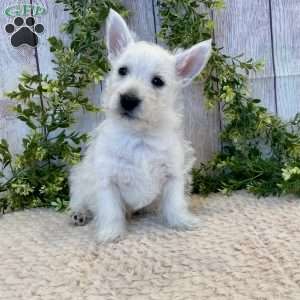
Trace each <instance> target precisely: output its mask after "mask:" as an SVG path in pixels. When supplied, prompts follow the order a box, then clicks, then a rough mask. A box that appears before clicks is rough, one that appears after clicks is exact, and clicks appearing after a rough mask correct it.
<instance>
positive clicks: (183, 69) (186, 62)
mask: <svg viewBox="0 0 300 300" xmlns="http://www.w3.org/2000/svg"><path fill="white" fill-rule="evenodd" d="M211 49H212V48H211V40H207V41H204V42H201V43H199V44H196V45H195V46H193V47H191V48H190V49H187V50H185V51H183V52H181V53H179V54H177V55H176V73H177V76H178V77H179V79H180V80H181V82H182V84H183V85H187V84H189V83H190V82H191V81H192V80H193V79H194V78H195V77H196V76H197V75H198V74H199V73H200V72H201V71H202V70H203V68H204V67H205V65H206V63H207V62H208V60H209V58H210V55H211Z"/></svg>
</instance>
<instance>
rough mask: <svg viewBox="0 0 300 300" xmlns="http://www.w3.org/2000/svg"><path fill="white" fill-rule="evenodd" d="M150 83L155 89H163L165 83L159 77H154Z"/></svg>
mask: <svg viewBox="0 0 300 300" xmlns="http://www.w3.org/2000/svg"><path fill="white" fill-rule="evenodd" d="M151 83H152V85H153V86H155V87H157V88H160V87H163V86H164V85H165V82H164V81H163V80H162V79H161V78H160V77H159V76H154V77H153V78H152V80H151Z"/></svg>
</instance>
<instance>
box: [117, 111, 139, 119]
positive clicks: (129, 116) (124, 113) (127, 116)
mask: <svg viewBox="0 0 300 300" xmlns="http://www.w3.org/2000/svg"><path fill="white" fill-rule="evenodd" d="M120 114H121V116H122V118H125V119H128V120H134V119H137V118H136V117H135V116H134V115H133V114H132V113H130V112H128V111H122V112H121V113H120Z"/></svg>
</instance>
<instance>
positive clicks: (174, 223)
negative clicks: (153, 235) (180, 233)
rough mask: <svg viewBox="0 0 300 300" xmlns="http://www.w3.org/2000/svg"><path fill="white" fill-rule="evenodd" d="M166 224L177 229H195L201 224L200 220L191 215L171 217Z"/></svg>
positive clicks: (184, 214)
mask: <svg viewBox="0 0 300 300" xmlns="http://www.w3.org/2000/svg"><path fill="white" fill-rule="evenodd" d="M166 222H167V224H168V226H170V227H172V228H177V229H193V228H195V227H197V226H199V224H200V220H199V219H198V218H197V217H196V216H194V215H192V214H191V213H181V214H173V215H169V216H168V217H167V218H166Z"/></svg>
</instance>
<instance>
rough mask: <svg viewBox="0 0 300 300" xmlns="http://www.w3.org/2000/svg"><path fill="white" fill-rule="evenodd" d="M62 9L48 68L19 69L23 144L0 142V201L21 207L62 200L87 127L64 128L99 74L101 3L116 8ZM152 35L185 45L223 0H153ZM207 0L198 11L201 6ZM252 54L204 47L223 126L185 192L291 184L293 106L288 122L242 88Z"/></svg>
mask: <svg viewBox="0 0 300 300" xmlns="http://www.w3.org/2000/svg"><path fill="white" fill-rule="evenodd" d="M56 2H57V3H62V4H63V5H64V6H65V9H66V10H68V11H69V13H70V16H71V18H70V20H69V21H68V22H67V23H66V24H65V25H64V26H63V31H64V32H65V33H67V34H68V35H69V37H70V42H69V43H68V44H65V43H63V41H62V40H60V39H57V38H56V37H51V38H50V39H49V43H50V49H51V51H52V52H53V56H54V60H53V63H54V64H55V72H56V76H55V77H54V78H52V77H51V78H50V77H48V76H46V75H42V74H37V75H29V74H23V75H22V76H21V78H20V83H19V85H18V88H17V90H15V91H12V92H10V93H9V94H8V96H9V98H11V99H12V100H13V101H16V105H15V108H14V110H15V112H16V114H17V118H18V119H19V120H21V121H22V122H24V123H25V124H26V125H27V127H28V129H29V132H28V134H27V135H26V136H25V137H24V139H23V152H22V153H20V154H17V155H13V154H12V153H11V151H10V150H9V145H8V143H7V142H6V141H5V140H2V141H1V142H0V163H1V166H2V171H1V172H0V193H1V196H0V211H5V210H7V209H19V208H27V207H40V206H44V207H48V206H54V207H55V208H56V209H58V210H60V209H64V208H65V207H66V204H67V202H68V181H67V175H68V166H70V165H72V164H74V163H77V162H78V161H79V160H80V157H81V155H80V153H81V144H82V143H84V142H86V140H87V135H86V134H85V133H80V132H78V131H75V130H71V129H70V128H72V125H74V124H75V123H76V118H75V115H76V112H78V111H80V110H84V111H89V112H97V111H99V109H98V108H97V107H95V106H94V105H92V104H91V102H90V101H89V99H88V98H87V97H86V96H85V91H86V89H87V88H88V87H89V86H90V85H91V84H93V83H98V82H99V81H101V80H102V78H103V76H104V75H105V73H106V72H107V70H108V68H109V66H108V63H107V60H106V50H105V46H104V42H103V39H102V38H101V37H100V36H99V30H100V29H101V27H102V25H103V23H104V21H105V19H106V17H107V14H108V11H109V8H113V9H115V10H117V11H119V12H120V13H121V14H123V15H126V14H127V12H126V11H125V9H124V8H123V7H122V6H121V5H120V4H119V3H118V2H117V0H102V1H98V0H88V1H86V0H57V1H56ZM158 3H159V9H160V15H161V31H160V33H159V37H160V38H162V39H163V40H164V41H165V42H166V43H167V44H168V45H169V46H170V48H187V47H190V46H192V45H194V44H196V43H198V42H199V41H202V40H206V39H208V38H211V37H212V36H213V30H214V23H213V22H212V20H211V18H210V14H209V10H210V9H220V8H223V7H224V3H223V0H159V1H158ZM203 7H206V8H208V10H206V11H207V12H205V13H201V11H203V10H202V8H203ZM261 67H262V64H261V63H260V62H258V63H256V62H253V61H252V60H251V59H250V60H247V61H243V60H242V59H241V56H237V57H231V56H227V55H225V54H224V53H223V51H222V49H220V48H217V47H216V46H214V47H213V53H212V57H211V59H210V61H209V64H208V66H207V68H206V70H205V72H204V73H203V75H202V79H203V80H204V92H205V96H206V103H207V105H208V107H209V108H212V107H217V108H219V107H221V108H222V111H223V117H224V128H223V130H222V132H221V142H222V150H221V152H220V153H218V154H216V156H215V157H214V158H213V159H212V160H211V161H209V162H208V163H207V164H203V165H202V166H201V167H200V168H199V169H195V170H193V175H194V176H193V178H194V184H193V186H194V192H201V193H209V192H214V191H219V190H221V191H223V192H226V193H228V192H230V191H233V190H236V189H243V188H245V189H247V190H249V191H251V192H254V193H256V194H259V195H269V194H282V193H295V194H300V114H298V115H297V116H296V117H295V119H294V120H293V121H291V122H289V123H284V122H283V121H281V120H280V119H279V118H278V117H276V116H273V115H271V114H269V113H268V112H267V111H266V109H265V108H264V107H262V106H261V105H260V100H258V99H253V98H252V97H251V96H250V95H249V92H248V78H247V75H248V74H249V72H251V71H254V72H256V71H258V70H259V69H260V68H261Z"/></svg>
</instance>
